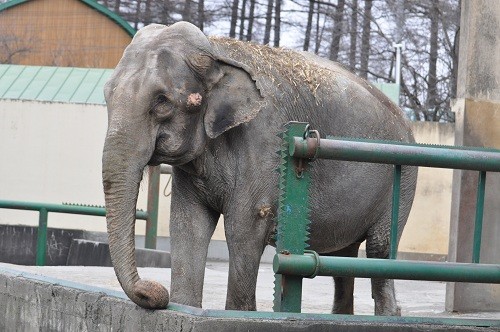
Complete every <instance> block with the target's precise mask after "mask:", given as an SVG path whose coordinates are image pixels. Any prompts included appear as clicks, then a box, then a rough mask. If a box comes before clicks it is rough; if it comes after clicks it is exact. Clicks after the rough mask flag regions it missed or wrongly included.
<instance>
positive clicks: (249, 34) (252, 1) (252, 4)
mask: <svg viewBox="0 0 500 332" xmlns="http://www.w3.org/2000/svg"><path fill="white" fill-rule="evenodd" d="M254 19H255V0H250V12H249V13H248V29H247V41H251V40H252V34H253V22H254Z"/></svg>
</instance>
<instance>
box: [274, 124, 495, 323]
mask: <svg viewBox="0 0 500 332" xmlns="http://www.w3.org/2000/svg"><path fill="white" fill-rule="evenodd" d="M280 137H281V138H282V145H281V150H280V152H279V153H280V156H281V158H282V162H281V164H280V166H279V173H280V181H279V187H280V199H279V205H278V230H277V239H276V240H277V242H276V252H277V254H276V255H275V257H274V262H273V269H274V272H275V273H276V275H275V293H274V311H280V312H300V310H301V299H302V278H304V277H307V278H314V277H315V276H317V275H323V276H344V277H368V278H372V277H373V278H388V279H411V280H431V281H451V282H453V281H454V282H474V283H500V265H495V264H478V263H479V260H480V247H481V230H482V217H483V207H484V192H485V182H486V172H500V150H495V149H485V148H482V149H481V148H466V147H449V146H436V145H421V144H410V143H401V142H392V141H375V140H365V139H340V138H330V137H328V138H326V139H324V138H320V134H319V132H318V131H315V130H311V129H310V127H309V125H308V124H307V123H300V122H290V123H288V124H287V125H286V126H285V131H284V132H283V133H282V134H280ZM319 158H321V159H333V160H342V161H353V162H370V163H383V164H393V165H394V181H393V190H392V192H393V196H392V218H391V235H390V243H391V250H390V258H391V259H390V260H385V259H362V258H348V257H321V256H319V255H318V254H317V253H316V252H314V251H311V250H306V248H307V247H308V244H307V242H308V240H309V231H308V230H309V224H310V220H309V211H310V207H309V186H310V181H311V177H310V168H311V166H312V162H313V161H314V160H316V159H319ZM401 165H411V166H426V167H439V168H454V169H465V170H475V171H479V181H478V190H477V198H476V217H475V218H476V219H475V230H474V240H473V244H474V245H473V254H472V263H446V262H444V263H443V262H415V261H402V260H398V261H396V260H395V258H396V253H397V226H398V225H397V222H398V213H399V196H400V183H401ZM484 323H485V322H484ZM490 324H493V325H495V326H498V325H499V324H500V322H499V321H494V323H491V322H490ZM490 326H491V325H490Z"/></svg>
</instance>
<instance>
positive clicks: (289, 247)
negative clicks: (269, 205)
mask: <svg viewBox="0 0 500 332" xmlns="http://www.w3.org/2000/svg"><path fill="white" fill-rule="evenodd" d="M306 129H307V124H306V123H299V122H291V123H288V124H287V125H286V126H285V131H284V133H283V137H282V146H281V150H280V151H279V153H280V156H281V164H280V166H279V173H280V181H279V189H280V198H279V202H278V230H277V233H278V236H277V242H276V252H278V253H285V252H287V253H293V254H303V253H304V250H305V249H306V248H307V247H308V244H307V241H308V240H309V184H310V180H311V179H310V172H308V167H310V166H309V164H308V160H298V159H297V158H293V157H291V156H290V155H289V154H288V149H289V145H290V144H292V143H293V138H294V136H303V135H304V133H305V132H306ZM301 302H302V278H300V277H295V276H283V275H280V274H276V275H275V280H274V306H273V310H274V311H281V312H300V310H301Z"/></svg>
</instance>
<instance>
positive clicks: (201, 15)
mask: <svg viewBox="0 0 500 332" xmlns="http://www.w3.org/2000/svg"><path fill="white" fill-rule="evenodd" d="M204 25H205V1H204V0H198V28H199V29H200V30H201V31H203V27H204Z"/></svg>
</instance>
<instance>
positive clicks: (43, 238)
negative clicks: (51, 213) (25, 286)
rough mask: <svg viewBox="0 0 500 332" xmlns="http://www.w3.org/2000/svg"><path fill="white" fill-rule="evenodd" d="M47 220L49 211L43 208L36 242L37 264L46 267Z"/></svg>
mask: <svg viewBox="0 0 500 332" xmlns="http://www.w3.org/2000/svg"><path fill="white" fill-rule="evenodd" d="M47 218H48V211H47V209H46V208H41V209H40V210H39V216H38V234H37V241H36V260H35V264H36V265H37V266H45V256H46V253H47Z"/></svg>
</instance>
